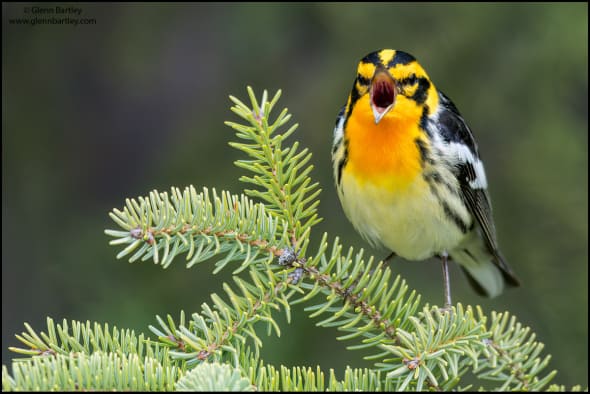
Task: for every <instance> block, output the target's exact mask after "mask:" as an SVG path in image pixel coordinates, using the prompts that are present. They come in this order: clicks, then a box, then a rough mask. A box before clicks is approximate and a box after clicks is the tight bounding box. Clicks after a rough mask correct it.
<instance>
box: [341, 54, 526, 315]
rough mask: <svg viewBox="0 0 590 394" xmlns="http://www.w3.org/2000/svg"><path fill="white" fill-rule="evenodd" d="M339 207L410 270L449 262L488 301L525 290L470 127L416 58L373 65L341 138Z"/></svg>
mask: <svg viewBox="0 0 590 394" xmlns="http://www.w3.org/2000/svg"><path fill="white" fill-rule="evenodd" d="M332 163H333V172H334V179H335V182H336V187H337V190H338V197H339V199H340V202H341V204H342V208H343V210H344V212H345V214H346V216H347V217H348V219H349V220H350V221H351V222H352V224H353V225H354V227H355V229H356V230H357V231H358V232H359V233H360V234H361V235H362V236H363V238H365V239H366V240H367V241H368V242H370V243H371V244H373V245H374V246H381V247H384V248H386V249H388V250H390V251H391V252H392V255H398V256H401V257H403V258H405V259H408V260H424V259H427V258H430V257H432V256H438V257H440V259H441V261H442V268H443V280H444V294H445V298H444V304H445V308H450V305H451V292H450V283H449V273H448V265H447V264H448V260H449V259H450V260H452V261H454V262H456V263H458V264H459V266H460V267H461V268H462V270H463V271H464V272H465V274H466V276H467V278H468V280H469V282H470V284H471V285H472V286H473V288H474V289H475V290H476V291H477V292H478V293H479V294H481V295H484V296H488V297H495V296H497V295H499V294H500V293H501V292H502V291H503V289H504V287H505V286H506V285H508V286H518V285H519V280H518V279H517V277H516V276H515V274H514V273H513V272H512V270H511V269H510V267H509V266H508V264H507V263H506V261H505V260H504V258H503V257H502V254H501V253H500V250H499V248H498V241H497V239H496V230H495V227H494V222H493V219H492V209H491V205H490V198H489V195H488V192H487V187H488V185H487V180H486V174H485V171H484V166H483V163H482V161H481V159H480V157H479V153H478V148H477V144H476V143H475V140H474V138H473V134H472V132H471V130H470V129H469V126H467V123H466V122H465V120H464V119H463V117H462V116H461V114H460V113H459V111H458V110H457V107H455V105H454V104H453V103H452V102H451V100H450V99H449V98H448V97H447V96H445V95H444V94H443V93H442V92H441V91H440V90H438V89H437V88H436V87H435V85H434V84H433V83H432V81H431V80H430V78H429V77H428V74H427V73H426V71H425V70H424V69H423V68H422V66H421V65H420V63H418V61H417V60H416V59H415V58H414V57H413V56H412V55H410V54H409V53H406V52H402V51H397V50H392V49H383V50H379V51H376V52H372V53H370V54H368V55H367V56H365V57H364V58H363V59H362V60H361V61H360V63H359V64H358V68H357V73H356V78H355V79H354V83H353V86H352V91H351V92H350V95H349V96H348V100H347V102H346V104H345V105H344V106H343V107H342V109H341V110H340V112H339V114H338V117H337V119H336V127H335V129H334V145H333V148H332Z"/></svg>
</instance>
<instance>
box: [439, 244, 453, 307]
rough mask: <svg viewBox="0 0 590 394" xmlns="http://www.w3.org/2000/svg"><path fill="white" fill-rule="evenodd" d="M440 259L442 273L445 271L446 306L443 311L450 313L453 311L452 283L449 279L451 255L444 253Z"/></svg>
mask: <svg viewBox="0 0 590 394" xmlns="http://www.w3.org/2000/svg"><path fill="white" fill-rule="evenodd" d="M440 259H441V261H442V271H443V282H444V287H445V306H444V308H443V310H446V311H450V310H451V305H452V304H451V281H450V279H449V264H448V260H449V254H448V253H447V252H446V251H444V252H442V253H441V255H440Z"/></svg>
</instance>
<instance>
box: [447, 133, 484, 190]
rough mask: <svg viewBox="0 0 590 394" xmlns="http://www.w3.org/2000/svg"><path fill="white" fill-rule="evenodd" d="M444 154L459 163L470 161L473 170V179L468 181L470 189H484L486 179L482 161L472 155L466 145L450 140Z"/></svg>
mask: <svg viewBox="0 0 590 394" xmlns="http://www.w3.org/2000/svg"><path fill="white" fill-rule="evenodd" d="M446 155H447V156H448V157H449V158H450V159H451V160H452V161H456V162H460V163H470V164H471V165H472V166H473V169H474V171H475V179H473V180H471V181H469V186H470V187H471V188H472V189H486V188H487V187H488V181H487V179H486V172H485V170H484V168H483V163H482V162H481V160H479V159H478V158H477V157H475V156H474V155H473V153H472V152H471V150H470V149H469V147H467V145H463V144H459V143H456V142H450V143H449V144H448V145H447V148H446Z"/></svg>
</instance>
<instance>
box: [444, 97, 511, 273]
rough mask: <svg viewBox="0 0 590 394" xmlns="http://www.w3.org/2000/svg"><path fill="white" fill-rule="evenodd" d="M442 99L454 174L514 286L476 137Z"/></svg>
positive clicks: (453, 106) (447, 101) (495, 254)
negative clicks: (500, 248)
mask: <svg viewBox="0 0 590 394" xmlns="http://www.w3.org/2000/svg"><path fill="white" fill-rule="evenodd" d="M439 97H440V102H441V105H442V109H441V110H440V112H439V116H438V120H437V127H438V129H439V131H440V136H441V138H442V139H443V141H444V143H445V144H447V146H448V147H449V149H448V150H449V152H452V159H451V160H452V163H451V164H452V167H453V168H452V170H453V172H454V173H455V175H456V177H457V179H458V181H459V185H460V187H461V194H462V197H463V199H464V200H465V202H466V204H467V206H468V207H469V210H470V212H471V213H472V215H473V216H474V217H475V218H476V220H477V223H478V224H479V227H480V228H481V230H482V231H481V232H482V235H483V238H484V241H485V244H486V246H487V248H488V250H489V252H490V253H491V254H492V255H493V256H494V257H495V258H494V262H495V264H496V265H497V266H498V267H499V268H501V270H502V271H503V272H504V274H505V277H506V274H508V278H507V279H508V280H509V281H510V282H512V280H511V279H513V280H514V281H517V279H516V277H515V276H514V274H513V273H512V270H511V269H510V267H509V266H508V265H507V264H506V262H505V261H504V259H503V258H502V256H501V254H500V251H499V249H498V241H497V239H496V228H495V226H494V222H493V219H492V208H491V204H490V199H489V196H488V192H487V180H486V174H485V170H484V167H483V163H482V161H481V160H480V158H479V154H478V151H477V144H476V143H475V140H474V138H473V134H472V133H471V130H470V129H469V126H467V123H466V122H465V120H464V119H463V117H462V116H461V114H460V113H459V111H458V110H457V108H456V107H455V105H454V104H453V103H452V102H451V100H450V99H449V98H448V97H447V96H445V95H444V94H442V93H440V96H439Z"/></svg>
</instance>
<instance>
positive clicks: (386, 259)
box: [383, 252, 396, 263]
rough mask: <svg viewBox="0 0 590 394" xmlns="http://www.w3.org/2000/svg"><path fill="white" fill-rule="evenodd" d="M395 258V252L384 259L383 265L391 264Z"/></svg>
mask: <svg viewBox="0 0 590 394" xmlns="http://www.w3.org/2000/svg"><path fill="white" fill-rule="evenodd" d="M395 256H396V254H395V252H391V253H390V254H389V255H388V256H387V257H386V258H384V259H383V263H389V262H390V261H391V260H393V258H394V257H395Z"/></svg>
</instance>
